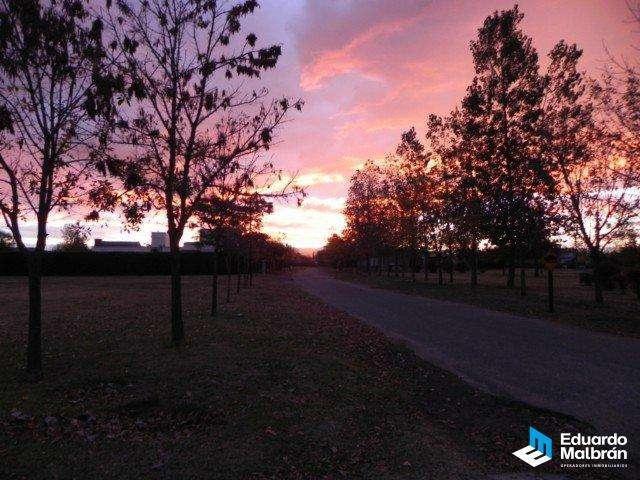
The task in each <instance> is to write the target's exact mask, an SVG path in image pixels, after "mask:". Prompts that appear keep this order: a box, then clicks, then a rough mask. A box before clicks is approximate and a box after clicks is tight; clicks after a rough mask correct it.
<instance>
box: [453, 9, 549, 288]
mask: <svg viewBox="0 0 640 480" xmlns="http://www.w3.org/2000/svg"><path fill="white" fill-rule="evenodd" d="M522 19H523V14H522V13H520V11H519V9H518V7H517V6H515V7H513V8H512V9H510V10H504V11H501V12H495V13H494V14H493V15H491V16H489V17H487V19H486V20H485V21H484V24H483V25H482V27H481V28H480V29H479V30H478V38H477V39H476V40H474V41H472V42H471V52H472V54H473V61H474V66H475V72H476V74H475V77H474V79H473V82H472V83H471V85H470V86H469V88H468V90H467V95H466V97H465V98H464V100H463V103H462V120H463V124H462V125H461V129H462V130H463V131H464V135H465V137H466V140H465V144H466V148H468V149H469V151H470V152H473V155H474V159H473V162H474V175H475V178H476V182H477V188H478V192H479V193H480V195H481V197H482V202H483V205H484V207H485V208H484V210H485V226H486V230H487V232H488V235H489V238H490V240H491V241H492V242H493V243H494V244H496V245H498V246H500V247H503V248H505V249H506V250H507V251H508V255H509V258H508V264H509V275H508V285H509V286H513V285H514V277H515V262H516V258H517V255H518V252H519V251H520V250H522V248H523V245H524V244H525V243H526V236H527V230H528V228H529V225H528V218H529V217H530V213H531V209H532V206H533V205H534V204H535V203H536V201H537V199H538V197H540V196H545V195H548V194H549V192H550V188H551V187H552V183H553V182H552V176H551V175H550V170H551V168H550V165H548V164H547V163H546V162H545V161H544V157H543V155H542V151H541V145H542V140H543V139H544V123H543V115H542V98H543V95H544V79H543V77H541V76H540V75H539V73H538V55H537V53H536V51H535V49H534V47H533V46H532V44H531V38H529V37H528V36H526V35H525V34H524V33H523V32H522V30H521V28H520V22H521V21H522Z"/></svg>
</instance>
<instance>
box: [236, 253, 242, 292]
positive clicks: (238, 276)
mask: <svg viewBox="0 0 640 480" xmlns="http://www.w3.org/2000/svg"><path fill="white" fill-rule="evenodd" d="M240 263H241V258H240V254H238V256H237V257H236V277H237V282H236V293H240V282H241V281H242V269H241V268H240Z"/></svg>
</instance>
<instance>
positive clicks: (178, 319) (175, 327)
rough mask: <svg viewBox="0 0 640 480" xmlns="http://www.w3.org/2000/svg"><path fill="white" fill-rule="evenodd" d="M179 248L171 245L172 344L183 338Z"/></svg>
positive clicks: (175, 344) (179, 341)
mask: <svg viewBox="0 0 640 480" xmlns="http://www.w3.org/2000/svg"><path fill="white" fill-rule="evenodd" d="M180 270H181V269H180V248H179V247H178V246H177V245H176V244H174V245H172V246H171V343H173V345H174V346H178V345H180V344H182V342H183V340H184V324H183V323H182V277H181V271H180Z"/></svg>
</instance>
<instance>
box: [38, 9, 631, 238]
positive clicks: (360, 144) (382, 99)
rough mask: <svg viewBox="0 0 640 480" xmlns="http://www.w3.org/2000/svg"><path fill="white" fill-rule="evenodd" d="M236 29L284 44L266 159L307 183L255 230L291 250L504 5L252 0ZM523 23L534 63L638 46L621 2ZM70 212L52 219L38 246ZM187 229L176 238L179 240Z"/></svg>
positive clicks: (441, 89) (97, 230)
mask: <svg viewBox="0 0 640 480" xmlns="http://www.w3.org/2000/svg"><path fill="white" fill-rule="evenodd" d="M261 3H262V6H261V8H260V10H259V11H258V13H257V14H255V15H254V16H253V18H252V19H251V20H250V22H249V23H250V24H248V25H247V29H252V30H253V31H255V32H256V33H257V34H258V37H259V38H261V39H262V40H264V41H265V42H278V43H281V44H282V45H283V47H284V57H283V59H282V61H281V63H280V64H279V67H278V68H277V69H276V70H275V71H273V72H269V73H268V74H267V75H265V76H264V82H265V83H266V84H267V85H268V86H269V87H270V88H271V91H272V92H273V94H274V95H276V96H280V95H282V94H286V95H288V96H294V97H296V96H299V97H302V98H303V99H304V100H305V101H306V106H305V108H304V110H303V111H302V113H300V114H297V115H296V116H295V117H294V118H293V121H292V122H291V123H289V124H288V125H286V127H285V129H284V130H283V131H282V135H281V136H280V140H281V143H280V144H279V145H278V146H277V147H276V148H274V149H273V150H272V151H271V152H270V153H269V155H270V156H273V158H274V160H275V161H276V163H277V165H279V166H281V167H283V168H285V169H286V170H289V171H297V172H298V175H299V181H300V183H302V184H304V185H306V186H307V190H308V194H309V196H308V198H307V199H306V201H305V202H304V205H303V206H302V207H296V206H295V205H279V206H278V207H277V209H276V212H275V213H274V214H273V215H271V216H270V217H269V218H267V219H266V221H265V228H264V230H265V231H266V232H267V233H270V234H273V235H274V236H279V237H281V238H283V239H284V240H285V241H287V242H288V243H291V244H292V245H294V246H296V247H299V248H302V249H311V248H318V247H320V246H322V245H323V244H324V241H325V239H326V238H327V236H328V235H330V234H331V233H334V232H338V233H339V232H340V231H341V230H342V228H343V226H344V219H343V217H342V215H341V213H340V212H341V209H342V206H343V202H344V198H345V195H346V190H347V184H348V179H349V176H350V175H351V173H352V172H353V170H354V169H355V168H357V167H358V166H359V165H361V164H362V163H364V161H366V160H367V159H379V158H382V157H384V155H385V154H386V153H388V152H391V151H392V150H393V149H394V147H395V145H396V143H397V141H398V139H399V136H400V133H401V132H402V131H403V130H405V129H407V128H409V127H411V126H416V127H417V128H418V130H419V131H422V125H423V123H424V119H425V118H426V116H427V114H428V113H431V112H433V113H437V114H446V113H447V112H448V111H449V110H451V109H452V108H453V107H454V106H455V105H456V103H457V102H458V101H459V100H460V99H461V97H462V96H463V94H464V90H465V88H466V85H467V84H468V83H469V82H470V80H471V77H472V74H473V68H472V63H471V56H470V53H469V48H468V47H469V41H470V40H471V39H473V38H474V36H475V33H476V30H477V28H478V27H479V26H480V24H481V23H482V21H483V20H484V18H485V17H486V16H487V15H489V14H490V13H491V12H492V11H493V10H495V9H503V8H510V7H511V6H513V2H509V1H497V0H495V1H494V0H483V1H471V0H468V1H462V0H460V1H458V0H449V1H445V0H433V1H426V0H422V1H418V0H335V1H331V0H326V1H325V0H307V1H304V0H263V1H262V2H261ZM519 5H520V9H521V11H522V12H523V13H524V14H525V20H524V24H523V26H524V29H525V31H526V32H527V33H528V34H529V35H530V36H532V37H533V39H534V45H535V46H536V48H537V49H538V52H539V54H540V57H541V58H542V64H543V66H544V65H546V59H545V57H546V54H547V52H548V51H549V50H550V48H551V47H552V46H553V44H555V43H556V42H557V41H558V40H560V39H565V40H566V41H568V42H576V43H578V44H579V45H580V46H581V47H582V48H583V49H584V51H585V56H584V64H583V65H584V68H585V69H586V70H588V71H590V72H591V73H592V74H597V73H598V69H600V68H602V66H603V65H604V62H605V61H606V59H607V55H606V53H605V49H604V45H606V46H607V47H608V48H609V49H610V50H611V51H612V52H614V53H615V54H617V55H623V54H627V55H630V54H634V53H635V52H634V51H633V50H632V49H631V46H632V45H633V44H640V35H639V34H638V32H637V30H638V29H639V28H640V26H636V25H635V24H633V23H632V22H630V15H629V13H628V11H627V8H626V3H625V1H624V0H544V1H521V2H519ZM69 221H70V216H67V215H54V216H53V217H52V223H51V225H52V228H51V240H50V244H55V243H56V242H57V241H58V238H57V233H58V229H59V227H60V226H62V225H63V224H65V223H68V222H69ZM153 230H164V225H163V222H162V216H161V215H158V216H157V217H156V218H153V217H151V218H149V219H148V220H147V221H146V222H145V224H144V225H143V226H142V228H141V229H140V231H138V232H123V231H122V229H121V225H120V222H119V220H118V218H117V217H111V218H109V219H108V220H107V222H106V223H105V224H103V225H102V226H95V227H94V228H93V236H94V237H102V238H104V239H124V238H127V239H135V240H140V241H141V242H143V243H148V242H149V232H150V231H153ZM191 236H192V234H191V232H188V233H186V234H185V240H190V239H191Z"/></svg>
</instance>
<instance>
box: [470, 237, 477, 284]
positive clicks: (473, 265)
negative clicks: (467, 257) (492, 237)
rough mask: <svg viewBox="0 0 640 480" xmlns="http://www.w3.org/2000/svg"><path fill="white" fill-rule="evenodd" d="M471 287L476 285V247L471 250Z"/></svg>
mask: <svg viewBox="0 0 640 480" xmlns="http://www.w3.org/2000/svg"><path fill="white" fill-rule="evenodd" d="M471 285H473V286H476V285H478V247H477V246H474V247H473V248H472V250H471Z"/></svg>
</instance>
